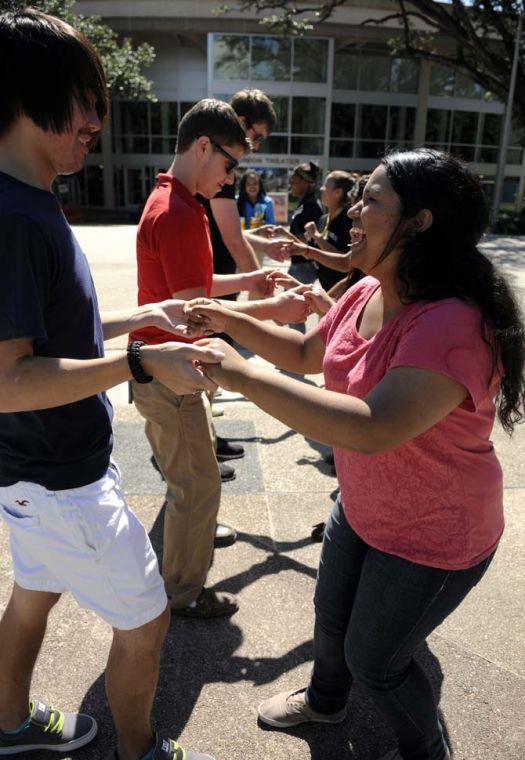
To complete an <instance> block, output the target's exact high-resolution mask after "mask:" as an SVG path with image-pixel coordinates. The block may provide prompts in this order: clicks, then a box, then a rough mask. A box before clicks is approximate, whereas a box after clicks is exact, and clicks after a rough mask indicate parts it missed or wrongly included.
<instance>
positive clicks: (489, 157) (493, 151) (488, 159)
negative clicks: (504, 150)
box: [479, 147, 499, 164]
mask: <svg viewBox="0 0 525 760" xmlns="http://www.w3.org/2000/svg"><path fill="white" fill-rule="evenodd" d="M498 154H499V148H485V147H483V148H481V149H480V151H479V160H480V161H482V162H483V163H486V164H496V163H497V162H498Z"/></svg>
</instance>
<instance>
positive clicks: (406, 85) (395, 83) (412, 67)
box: [390, 58, 419, 93]
mask: <svg viewBox="0 0 525 760" xmlns="http://www.w3.org/2000/svg"><path fill="white" fill-rule="evenodd" d="M418 84H419V62H418V61H415V60H412V59H411V58H393V59H392V61H391V66H390V90H391V91H392V92H410V93H417V90H418Z"/></svg>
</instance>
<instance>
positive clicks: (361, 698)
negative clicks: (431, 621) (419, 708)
mask: <svg viewBox="0 0 525 760" xmlns="http://www.w3.org/2000/svg"><path fill="white" fill-rule="evenodd" d="M76 233H77V234H78V237H79V239H80V241H81V243H82V244H83V245H84V249H85V251H86V253H87V255H88V259H89V260H90V264H91V266H92V269H93V274H94V279H95V283H96V285H97V289H98V293H99V302H100V305H101V308H120V307H124V306H126V305H129V304H132V303H133V302H134V299H135V268H134V233H135V229H134V228H133V227H80V228H77V229H76ZM486 247H487V250H488V251H489V252H490V255H491V256H494V258H496V259H497V260H498V262H499V263H500V264H501V266H502V268H503V269H504V270H505V271H506V272H507V274H508V275H509V277H510V279H511V280H512V282H513V284H514V285H515V287H516V289H517V292H518V294H519V295H520V297H523V296H524V295H525V239H523V238H490V239H488V240H487V242H486ZM124 345H125V339H124V338H118V339H115V340H114V341H111V342H110V344H109V346H108V350H110V351H111V350H120V348H122V347H124ZM310 379H311V381H312V382H320V378H319V377H318V376H317V377H313V378H310ZM111 396H112V399H113V401H114V403H115V456H116V459H117V461H118V462H119V464H120V466H121V468H122V470H123V482H124V484H125V490H126V492H127V495H128V498H129V501H130V503H131V504H132V506H133V507H134V508H135V509H136V511H137V512H138V514H139V515H140V517H141V519H142V520H143V522H144V524H145V525H146V526H147V528H148V530H150V531H151V535H152V538H153V542H154V544H155V545H156V547H157V549H159V550H160V548H161V546H160V543H161V517H162V516H161V507H162V503H163V487H162V483H161V481H160V478H159V476H158V475H157V474H156V473H155V472H154V471H153V469H152V468H151V467H150V465H149V449H148V445H147V442H146V440H145V438H144V435H143V432H142V421H141V419H140V417H139V416H138V414H137V412H136V411H135V409H134V407H130V406H128V405H127V404H126V393H125V388H119V389H115V390H114V391H113V392H112V394H111ZM220 404H221V405H222V406H223V407H224V408H225V414H224V416H223V417H221V418H219V419H218V420H217V429H218V433H219V434H220V435H225V436H227V437H229V438H232V439H233V440H237V441H239V442H241V443H242V444H243V445H244V446H245V447H246V457H245V459H243V460H239V461H238V462H235V463H234V464H235V466H236V469H237V479H236V480H235V481H234V482H232V483H230V484H225V486H224V495H223V503H222V507H221V518H222V519H223V520H224V521H225V522H230V523H231V524H233V525H235V526H236V527H237V529H238V530H239V540H238V542H237V544H236V545H235V546H233V547H231V548H228V549H224V550H221V551H218V552H216V558H215V563H214V566H213V568H212V570H211V574H210V583H211V584H216V586H217V588H219V589H223V590H228V591H233V592H235V593H237V594H238V596H239V599H240V604H241V607H240V610H239V612H238V613H237V614H236V615H235V616H234V617H232V618H231V619H229V620H218V621H210V622H207V623H204V622H196V621H191V620H174V621H173V622H172V625H171V628H170V631H169V635H168V639H167V642H166V645H165V649H164V654H163V663H162V670H161V679H160V686H159V692H158V697H157V700H156V704H155V710H154V715H155V722H156V724H157V726H158V727H159V728H160V729H161V730H162V731H164V732H167V733H170V734H171V735H172V736H174V737H175V736H180V737H181V742H182V743H183V745H187V746H188V747H194V748H199V749H201V750H202V751H207V752H210V753H211V754H213V755H214V756H215V757H216V758H217V760H263V758H264V760H270V758H272V760H274V759H275V760H299V759H300V760H305V758H306V759H311V760H321V759H322V760H347V759H348V760H350V758H353V759H355V760H375V758H378V757H380V756H381V754H382V753H384V752H386V751H387V750H388V749H390V748H391V747H392V746H394V741H393V737H392V734H391V732H390V730H389V728H388V727H387V726H386V725H385V723H384V721H383V720H382V718H381V717H380V716H379V715H378V714H377V712H376V710H375V708H374V706H373V705H372V704H371V703H370V701H369V700H368V698H367V697H366V695H365V694H363V693H362V692H361V691H360V690H359V689H356V691H355V693H353V694H352V698H351V701H350V713H349V718H348V719H347V721H346V722H345V723H344V724H342V725H341V726H339V727H336V728H327V727H325V728H320V727H315V726H314V727H303V728H298V729H295V730H293V731H288V732H279V731H272V730H264V729H262V728H260V727H258V726H257V722H256V707H257V705H258V703H259V702H260V701H261V700H263V699H265V698H266V697H268V696H270V695H272V694H274V693H275V692H277V691H278V690H281V689H293V688H300V687H301V686H303V685H304V684H305V683H306V680H307V678H308V674H309V670H310V667H311V654H312V653H311V636H312V629H313V609H312V595H313V588H314V580H315V572H316V566H317V563H318V557H319V548H320V547H319V544H312V543H311V542H310V541H309V538H308V537H309V534H310V530H311V527H312V525H313V524H315V523H317V522H319V521H321V520H324V519H325V517H326V516H327V513H328V511H329V509H330V494H331V493H332V492H333V491H334V489H335V487H336V483H335V479H334V478H333V477H332V476H331V475H330V472H329V468H328V467H327V466H326V465H325V464H324V463H323V461H322V458H321V452H322V447H321V446H320V445H319V444H317V443H315V442H313V441H306V440H305V439H304V438H303V437H302V436H300V435H297V434H295V433H293V432H292V431H290V430H289V429H288V428H286V427H285V426H284V425H282V424H281V423H279V422H276V421H275V420H273V419H271V418H270V417H268V416H267V415H266V414H264V413H263V412H261V411H260V410H258V409H257V408H255V407H254V406H253V405H252V404H250V403H248V402H247V401H245V400H244V399H242V398H240V397H238V396H236V395H235V394H224V395H223V397H222V398H221V400H220ZM494 437H495V442H496V447H497V450H498V453H499V456H500V458H501V461H502V464H503V468H504V472H505V506H506V515H507V529H506V533H505V535H504V538H503V540H502V544H501V547H500V549H499V551H498V553H497V555H496V558H495V560H494V562H493V563H492V566H491V568H490V569H489V571H488V573H487V575H486V576H485V578H484V579H483V582H482V583H481V584H480V585H479V586H478V587H477V588H476V589H475V590H474V591H473V592H472V594H471V595H470V596H469V597H468V599H467V600H466V601H465V602H464V604H463V605H462V606H461V607H460V608H459V609H458V610H457V611H456V612H455V613H454V614H453V615H452V616H451V617H450V618H449V619H448V620H447V621H446V622H445V623H444V624H443V625H442V626H441V627H440V628H439V629H438V630H437V631H436V632H435V633H434V634H433V635H432V636H431V637H430V639H429V641H428V646H425V647H423V648H422V651H421V652H420V658H421V660H422V662H424V664H425V666H426V667H427V668H428V670H429V672H430V673H431V675H432V678H433V682H434V685H435V688H436V691H437V692H438V693H439V694H440V696H441V713H442V721H443V723H444V726H445V729H446V732H447V734H448V736H449V740H450V743H451V746H452V748H453V750H454V757H455V758H456V759H457V760H524V758H525V726H524V718H523V716H524V709H523V708H524V705H525V653H524V646H523V628H524V619H525V615H524V612H525V607H524V603H523V587H524V580H525V578H524V575H525V573H524V569H523V549H524V546H525V520H524V518H523V505H524V501H525V467H524V464H523V463H524V461H525V459H524V454H525V432H524V429H523V428H522V429H518V430H517V431H516V433H515V435H514V437H513V438H512V440H509V439H508V438H507V437H506V436H505V435H504V434H503V433H502V431H501V430H500V429H497V430H496V431H495V436H494ZM0 546H1V552H0V566H1V569H2V575H1V580H0V607H1V606H3V604H4V602H5V601H6V599H7V597H8V594H9V590H10V584H11V580H12V575H11V569H10V559H9V554H8V545H7V534H6V530H5V528H4V527H3V526H2V527H0ZM110 637H111V633H110V630H109V629H108V628H107V626H105V625H104V624H103V623H101V622H100V621H99V620H98V619H97V618H96V617H95V616H94V615H93V614H91V613H89V612H87V611H85V610H79V609H78V607H77V606H76V604H75V603H74V602H73V601H72V600H71V599H70V598H67V597H65V598H63V599H62V600H61V602H60V604H59V605H58V606H57V608H56V609H55V611H54V612H53V614H52V617H51V621H50V626H49V630H48V635H47V637H46V641H45V645H44V648H43V651H42V654H41V657H40V661H39V664H38V668H37V672H36V675H35V682H34V688H33V692H34V694H35V695H37V696H39V697H40V698H42V699H45V700H48V701H49V702H51V703H52V704H56V705H58V706H60V707H61V708H63V709H77V708H78V707H81V708H82V709H86V710H89V711H90V712H91V713H92V714H94V715H95V716H96V718H97V720H98V721H99V724H100V732H99V736H98V738H97V739H96V740H95V742H93V744H91V745H90V746H89V747H87V748H85V749H84V750H79V751H78V752H76V753H74V755H73V757H74V758H78V760H102V758H106V757H107V756H108V754H109V750H110V747H111V746H112V743H113V738H114V736H113V729H112V725H111V720H110V717H109V715H108V711H107V705H106V702H105V697H104V690H103V670H104V664H105V660H106V657H107V652H108V647H109V643H110ZM65 757H66V760H67V757H69V756H65ZM31 758H34V760H50V758H51V755H50V754H48V753H32V754H31V756H30V757H28V760H31Z"/></svg>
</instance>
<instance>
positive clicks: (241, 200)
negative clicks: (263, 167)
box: [237, 169, 266, 216]
mask: <svg viewBox="0 0 525 760" xmlns="http://www.w3.org/2000/svg"><path fill="white" fill-rule="evenodd" d="M250 176H252V177H253V176H255V177H257V179H258V180H259V192H258V193H257V200H258V201H262V200H263V198H264V196H265V195H266V190H265V188H264V184H263V181H262V177H261V175H260V174H259V172H256V171H254V170H253V169H248V171H247V172H245V173H244V174H243V175H242V177H241V181H240V183H239V197H238V198H237V208H238V209H239V216H244V204H245V203H246V201H248V200H250V199H249V198H248V195H247V193H246V181H247V180H248V177H250ZM250 203H251V201H250Z"/></svg>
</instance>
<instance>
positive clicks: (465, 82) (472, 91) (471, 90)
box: [456, 71, 483, 99]
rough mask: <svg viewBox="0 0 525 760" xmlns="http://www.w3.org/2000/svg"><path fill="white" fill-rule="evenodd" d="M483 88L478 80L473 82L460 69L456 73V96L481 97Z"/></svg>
mask: <svg viewBox="0 0 525 760" xmlns="http://www.w3.org/2000/svg"><path fill="white" fill-rule="evenodd" d="M482 94H483V89H482V87H481V85H479V84H477V82H473V81H472V79H469V78H468V77H466V76H465V75H464V74H461V73H460V72H459V71H458V72H457V73H456V97H457V98H476V99H478V98H481V96H482Z"/></svg>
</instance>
